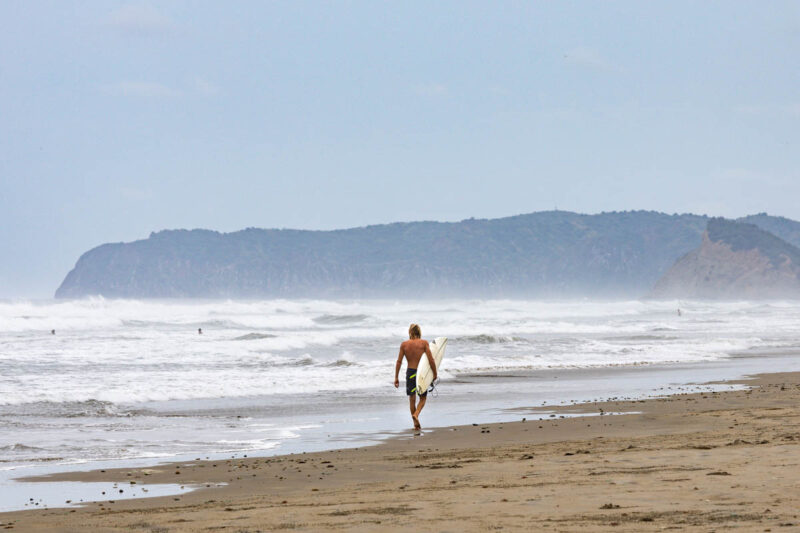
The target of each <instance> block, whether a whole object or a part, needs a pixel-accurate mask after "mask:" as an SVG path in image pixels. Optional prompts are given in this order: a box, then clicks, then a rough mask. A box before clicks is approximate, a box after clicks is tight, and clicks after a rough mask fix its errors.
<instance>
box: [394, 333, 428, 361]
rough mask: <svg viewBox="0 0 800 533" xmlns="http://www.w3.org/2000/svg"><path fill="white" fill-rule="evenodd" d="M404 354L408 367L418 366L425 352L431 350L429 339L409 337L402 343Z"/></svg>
mask: <svg viewBox="0 0 800 533" xmlns="http://www.w3.org/2000/svg"><path fill="white" fill-rule="evenodd" d="M400 348H401V349H402V350H403V354H404V355H405V356H406V363H408V368H417V366H419V361H420V359H422V356H423V355H425V352H426V351H427V350H429V345H428V341H426V340H425V339H409V340H407V341H405V342H403V343H402V344H401V345H400Z"/></svg>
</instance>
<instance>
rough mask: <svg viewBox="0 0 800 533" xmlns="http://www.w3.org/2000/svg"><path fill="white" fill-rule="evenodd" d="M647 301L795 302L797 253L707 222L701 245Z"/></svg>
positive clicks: (759, 234) (761, 234) (799, 273)
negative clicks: (679, 299) (774, 300)
mask: <svg viewBox="0 0 800 533" xmlns="http://www.w3.org/2000/svg"><path fill="white" fill-rule="evenodd" d="M783 220H786V219H783ZM788 222H791V221H788ZM784 225H786V224H784ZM651 296H653V297H655V298H707V299H731V298H748V299H765V298H768V299H773V298H774V299H782V298H799V297H800V249H798V248H797V247H795V246H793V245H791V244H789V243H788V242H786V241H784V240H782V239H780V238H778V237H776V236H775V235H773V234H771V233H769V232H767V231H764V230H763V229H761V228H759V227H757V226H755V225H752V224H746V223H741V222H733V221H729V220H724V219H718V218H715V219H711V220H710V221H709V222H708V227H707V230H706V232H705V233H704V234H703V241H702V244H701V245H700V246H699V247H698V248H697V249H695V250H692V251H691V252H689V253H687V254H686V255H684V256H683V257H681V258H680V259H678V261H677V262H676V263H675V264H674V265H673V266H672V268H670V269H669V271H668V272H667V273H666V274H665V275H664V276H663V277H662V278H661V279H660V280H659V281H658V282H657V283H656V285H655V287H654V289H653V291H652V293H651Z"/></svg>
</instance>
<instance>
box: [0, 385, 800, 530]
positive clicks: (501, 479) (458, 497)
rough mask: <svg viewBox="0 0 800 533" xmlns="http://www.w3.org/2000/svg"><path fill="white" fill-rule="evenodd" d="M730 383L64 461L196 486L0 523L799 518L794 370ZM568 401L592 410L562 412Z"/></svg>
mask: <svg viewBox="0 0 800 533" xmlns="http://www.w3.org/2000/svg"><path fill="white" fill-rule="evenodd" d="M744 383H746V384H747V385H748V386H749V387H750V388H748V389H746V390H741V391H728V392H719V393H711V392H709V393H700V394H685V395H680V394H679V395H674V396H669V397H665V398H659V399H652V400H643V401H619V402H616V401H610V402H604V403H591V404H583V405H580V406H570V407H561V408H556V414H555V415H554V416H552V417H551V416H550V415H549V414H548V415H542V414H541V412H539V411H537V410H534V409H531V410H529V411H527V412H523V410H521V411H520V419H519V421H518V422H511V423H501V424H489V425H486V424H479V425H468V426H458V427H449V428H440V429H436V430H434V431H431V432H427V433H424V434H423V435H421V436H415V435H414V434H413V433H412V432H409V434H408V435H407V436H405V437H401V438H396V439H392V440H390V441H387V442H386V443H384V444H381V445H378V446H372V447H366V448H358V449H349V450H334V451H327V452H321V453H308V454H296V455H287V456H278V457H270V458H242V459H231V460H227V461H215V462H208V461H194V462H191V463H179V464H168V465H160V466H157V467H153V468H144V469H134V470H130V469H120V470H107V471H94V472H84V473H64V474H59V475H56V476H51V477H49V478H47V479H49V480H72V481H118V482H119V483H120V487H124V486H125V485H128V486H130V485H131V484H132V483H134V484H139V485H141V484H147V483H180V484H184V485H187V486H188V485H195V486H200V487H202V488H200V489H199V490H196V491H193V492H191V493H187V494H183V495H180V496H170V497H162V498H148V499H139V500H128V501H113V500H112V501H109V500H105V501H102V502H96V503H91V504H88V505H86V506H85V507H83V508H78V509H51V510H39V511H21V512H12V513H4V514H2V515H0V524H2V526H0V527H2V528H6V529H14V530H18V531H65V532H66V531H143V532H152V533H156V532H173V531H174V532H181V531H235V532H256V531H273V530H281V531H285V530H289V531H396V530H401V531H412V530H413V531H488V530H508V531H526V530H527V531H531V530H552V531H656V530H664V529H678V530H689V531H694V530H696V531H713V530H719V529H727V528H737V529H738V530H741V531H790V530H800V511H798V509H800V476H798V474H797V473H798V472H799V471H800V373H789V374H765V375H761V376H757V377H755V378H753V379H751V380H748V381H746V382H744ZM601 412H603V413H611V412H613V413H630V414H615V415H599V413H601ZM575 413H587V414H593V415H595V416H583V417H573V418H570V417H569V416H568V415H569V414H575ZM542 416H545V417H546V418H545V419H544V420H539V418H540V417H542ZM561 416H565V418H561ZM523 418H525V420H523ZM423 421H424V417H423ZM43 481H44V480H43ZM218 483H225V484H226V485H225V486H222V487H219V486H215V484H218ZM207 485H210V487H206V486H207Z"/></svg>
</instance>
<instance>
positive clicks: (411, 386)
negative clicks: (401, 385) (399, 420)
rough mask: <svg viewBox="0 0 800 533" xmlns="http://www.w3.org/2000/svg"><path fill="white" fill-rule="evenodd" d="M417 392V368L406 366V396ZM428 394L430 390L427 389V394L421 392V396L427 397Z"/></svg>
mask: <svg viewBox="0 0 800 533" xmlns="http://www.w3.org/2000/svg"><path fill="white" fill-rule="evenodd" d="M416 393H417V369H416V368H406V396H412V395H414V394H416ZM427 394H428V391H425V394H420V396H422V397H425V396H426V395H427Z"/></svg>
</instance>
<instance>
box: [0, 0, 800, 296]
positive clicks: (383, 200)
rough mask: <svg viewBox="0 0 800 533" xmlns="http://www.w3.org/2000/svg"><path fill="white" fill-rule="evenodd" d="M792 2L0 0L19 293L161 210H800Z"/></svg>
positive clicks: (131, 234)
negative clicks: (122, 0)
mask: <svg viewBox="0 0 800 533" xmlns="http://www.w3.org/2000/svg"><path fill="white" fill-rule="evenodd" d="M798 141H800V3H798V2H766V3H765V2H734V1H724V2H674V1H669V2H592V3H590V2H536V3H535V2H504V3H498V2H480V3H476V2H464V1H456V2H395V3H391V4H390V3H382V2H372V1H370V2H344V1H342V2H295V1H291V2H288V1H287V2H196V1H192V2H188V1H171V2H163V3H157V2H152V3H139V2H135V3H127V2H109V1H102V2H66V1H53V2H41V1H30V0H26V1H12V0H6V1H4V2H2V3H0V180H1V181H2V183H1V184H2V188H1V189H0V190H1V191H2V192H1V193H0V258H1V259H2V260H1V261H0V297H24V296H32V297H49V296H51V295H52V293H53V291H54V290H55V288H56V287H57V286H58V284H59V283H60V282H61V279H62V278H63V276H64V275H66V273H67V271H68V270H69V269H70V268H71V267H72V266H73V265H74V263H75V261H76V260H77V258H78V256H79V255H80V254H81V253H82V252H84V251H86V250H88V249H89V248H91V247H94V246H96V245H99V244H101V243H103V242H111V241H128V240H134V239H138V238H145V237H147V235H148V234H149V233H150V231H153V230H160V229H164V228H196V227H202V228H210V229H216V230H221V231H233V230H237V229H241V228H244V227H248V226H256V227H295V228H315V229H330V228H342V227H350V226H358V225H364V224H375V223H383V222H392V221H401V220H416V219H433V220H459V219H463V218H468V217H471V216H474V217H499V216H505V215H512V214H518V213H525V212H531V211H539V210H545V209H552V208H554V207H558V208H560V209H566V210H574V211H581V212H588V213H595V212H600V211H604V210H624V209H655V210H661V211H666V212H670V213H671V212H689V211H691V212H696V213H708V214H714V215H724V216H739V215H744V214H749V213H754V212H759V211H767V212H769V213H772V214H779V215H784V216H789V217H793V218H797V219H800V172H799V171H798V163H800V149H798Z"/></svg>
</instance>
